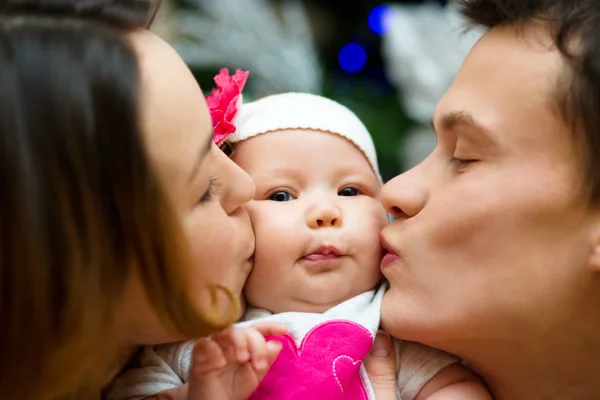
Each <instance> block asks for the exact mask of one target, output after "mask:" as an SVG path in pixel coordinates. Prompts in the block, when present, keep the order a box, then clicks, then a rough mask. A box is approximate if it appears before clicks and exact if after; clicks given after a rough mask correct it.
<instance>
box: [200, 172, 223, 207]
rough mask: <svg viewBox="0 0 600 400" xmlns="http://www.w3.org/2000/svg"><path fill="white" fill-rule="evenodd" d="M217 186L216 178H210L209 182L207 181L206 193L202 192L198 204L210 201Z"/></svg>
mask: <svg viewBox="0 0 600 400" xmlns="http://www.w3.org/2000/svg"><path fill="white" fill-rule="evenodd" d="M218 185H219V182H218V181H217V178H214V177H213V178H210V180H209V181H208V187H207V188H206V192H204V194H203V195H202V197H201V198H200V203H206V202H208V201H210V200H212V198H213V196H214V195H215V192H216V190H217V187H218Z"/></svg>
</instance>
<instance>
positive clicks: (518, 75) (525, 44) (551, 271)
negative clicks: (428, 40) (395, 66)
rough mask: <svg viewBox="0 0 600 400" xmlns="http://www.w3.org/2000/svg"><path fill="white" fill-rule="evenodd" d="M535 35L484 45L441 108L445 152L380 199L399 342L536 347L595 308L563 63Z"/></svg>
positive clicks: (386, 321) (588, 217) (500, 35)
mask: <svg viewBox="0 0 600 400" xmlns="http://www.w3.org/2000/svg"><path fill="white" fill-rule="evenodd" d="M535 33H538V34H539V32H537V31H533V32H528V33H527V36H528V39H530V40H523V39H522V38H521V37H520V36H519V33H518V32H517V31H516V30H511V29H496V30H492V31H490V32H489V33H487V34H486V35H485V36H484V37H483V38H482V40H481V41H480V42H479V43H478V44H477V45H476V46H475V47H474V49H473V50H472V52H471V53H470V55H469V56H468V58H467V59H466V61H465V63H464V64H463V66H462V68H461V70H460V72H459V74H458V76H457V77H456V80H455V82H454V83H453V85H452V86H451V87H450V89H449V90H448V92H447V93H446V95H445V96H444V97H443V98H442V99H441V101H440V102H439V104H438V106H437V109H436V111H435V115H434V125H435V130H436V132H437V136H438V145H437V147H436V149H435V150H434V151H433V153H432V154H431V155H430V156H429V157H428V158H427V159H426V160H425V161H423V162H422V163H421V164H420V165H418V166H417V167H415V168H414V169H412V170H410V171H408V172H406V173H404V174H402V175H400V176H398V177H396V178H395V179H393V180H392V181H390V182H389V183H387V184H386V185H385V187H384V188H383V190H382V193H381V198H382V201H383V203H384V205H385V207H386V209H387V210H388V211H389V212H390V213H392V214H394V215H395V216H396V217H397V220H396V221H395V222H393V223H392V224H391V225H389V226H388V227H386V228H384V230H383V232H382V242H383V243H384V247H387V248H388V249H389V250H391V251H393V252H395V253H397V255H398V257H394V256H393V255H392V256H386V259H384V262H383V263H382V269H383V273H384V275H385V276H386V277H387V278H388V279H389V281H390V284H391V289H390V290H389V292H388V293H387V294H386V297H385V299H384V304H383V311H382V312H383V325H384V327H385V328H386V329H387V330H388V331H390V332H391V333H392V334H394V335H397V336H399V337H400V338H403V339H408V340H411V339H412V340H419V341H422V342H425V343H426V344H431V345H438V346H439V347H441V348H445V349H448V348H452V346H454V347H455V348H456V344H457V343H460V342H461V341H471V342H473V341H474V340H478V339H487V340H497V341H498V342H500V341H506V340H511V339H515V338H518V337H520V336H523V337H534V336H539V335H545V334H548V333H549V332H550V331H552V330H553V329H554V328H555V327H556V326H565V324H566V323H568V321H574V320H575V318H577V317H578V316H579V315H580V313H581V312H583V310H588V311H589V309H590V307H592V306H596V305H597V304H598V303H597V302H595V303H593V304H592V302H591V301H590V299H594V300H595V301H597V300H598V298H597V297H598V295H597V294H596V293H597V288H596V285H597V284H596V280H597V278H596V272H594V267H595V265H592V264H595V261H594V258H595V256H594V254H595V253H594V252H595V251H597V236H598V218H597V215H594V213H593V212H592V211H589V209H588V208H586V206H585V202H584V198H583V196H582V195H581V193H582V191H581V184H582V179H581V176H582V175H583V172H582V163H581V162H580V161H579V158H578V157H579V152H578V149H577V146H576V145H575V140H574V139H573V138H574V137H575V136H574V135H573V134H572V132H571V131H570V130H569V128H568V127H567V126H566V125H565V124H564V122H562V119H561V115H560V113H559V112H558V103H556V104H554V102H553V101H552V99H554V98H555V97H556V96H557V95H556V91H557V90H558V89H557V88H558V78H559V74H560V73H561V72H562V68H563V62H562V59H561V57H560V55H559V54H558V52H557V51H556V50H554V49H552V50H549V48H550V47H549V46H548V45H547V44H548V43H547V40H546V41H544V40H540V38H541V36H540V35H537V36H536V37H533V35H534V34H535ZM539 337H541V336H539ZM451 343H452V344H451Z"/></svg>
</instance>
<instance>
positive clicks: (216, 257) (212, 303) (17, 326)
mask: <svg viewBox="0 0 600 400" xmlns="http://www.w3.org/2000/svg"><path fill="white" fill-rule="evenodd" d="M151 5H152V4H151V3H150V2H148V1H143V0H114V1H102V0H86V1H81V0H71V1H51V0H44V1H31V0H5V1H3V2H1V3H0V192H1V193H2V196H1V197H0V199H1V200H0V246H1V247H0V318H1V319H2V329H0V354H2V359H3V363H2V366H1V367H0V398H2V399H57V398H61V399H63V398H77V399H85V398H87V397H90V398H97V397H98V396H99V394H100V391H101V388H102V387H103V386H104V385H105V384H106V383H107V382H108V381H109V380H110V379H111V378H112V377H113V376H114V374H115V373H116V372H117V371H118V370H119V369H120V368H122V366H123V365H124V363H126V362H127V360H128V359H129V358H130V357H131V354H132V352H133V351H134V349H135V348H136V347H137V346H139V345H142V344H149V343H160V342H167V341H174V340H180V339H182V338H184V337H191V336H201V335H206V334H209V333H211V332H212V331H214V330H216V329H221V328H223V327H225V326H227V325H228V324H230V323H231V322H232V321H233V320H234V319H236V318H237V316H238V315H239V312H240V308H241V307H240V304H238V301H237V300H236V299H237V298H238V295H239V294H240V292H241V288H242V286H243V283H244V282H245V279H246V276H247V274H248V272H249V270H250V269H251V265H252V264H251V256H252V254H253V252H254V240H253V234H252V230H251V226H250V221H249V218H248V216H247V214H246V212H245V211H244V209H243V208H242V207H241V205H242V204H243V203H245V202H246V201H247V200H249V199H251V198H252V197H253V195H254V186H253V183H252V181H251V180H250V178H249V177H248V176H247V175H246V174H245V173H243V171H242V170H241V169H239V168H238V167H236V166H235V164H233V163H232V162H231V161H230V160H229V159H228V158H227V157H226V156H225V155H224V154H223V153H222V152H221V151H220V150H219V149H218V148H217V147H216V146H215V145H214V144H212V129H211V121H210V117H209V114H208V109H207V106H206V103H205V101H204V97H203V95H202V92H201V90H200V88H199V87H198V86H197V84H196V82H195V80H194V78H193V76H192V74H191V73H190V71H189V70H188V69H187V67H186V66H185V64H184V63H183V62H182V60H181V59H180V58H179V57H178V56H177V54H176V53H175V52H174V50H173V49H172V48H171V47H169V46H168V45H167V44H166V43H164V42H163V41H161V40H160V39H158V38H157V37H156V36H154V35H152V34H151V33H149V32H147V31H145V30H144V27H145V26H147V24H148V21H149V20H150V19H151V16H152V15H153V12H154V9H153V7H152V6H151ZM216 227H218V229H217V228H216ZM215 266H218V268H216V267H215ZM224 287H227V288H229V289H230V290H231V292H230V291H229V290H227V289H223V288H224Z"/></svg>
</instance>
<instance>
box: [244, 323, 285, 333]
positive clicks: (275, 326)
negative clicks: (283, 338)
mask: <svg viewBox="0 0 600 400" xmlns="http://www.w3.org/2000/svg"><path fill="white" fill-rule="evenodd" d="M251 326H252V328H254V329H256V330H257V331H259V332H260V333H261V335H263V336H264V337H267V336H279V335H285V334H286V333H287V332H288V330H287V328H286V327H285V326H284V325H281V324H280V323H278V322H274V321H265V322H259V323H256V324H253V325H251Z"/></svg>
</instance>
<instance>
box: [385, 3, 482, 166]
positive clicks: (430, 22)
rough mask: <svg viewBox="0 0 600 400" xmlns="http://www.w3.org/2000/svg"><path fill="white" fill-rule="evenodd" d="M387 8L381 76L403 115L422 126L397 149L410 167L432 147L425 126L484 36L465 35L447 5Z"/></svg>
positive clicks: (477, 32)
mask: <svg viewBox="0 0 600 400" xmlns="http://www.w3.org/2000/svg"><path fill="white" fill-rule="evenodd" d="M388 7H389V9H388V11H387V12H386V14H385V16H384V22H383V23H384V27H385V32H386V33H385V34H384V36H383V38H382V52H383V58H384V62H385V65H386V72H387V75H388V77H389V79H390V81H391V82H392V83H393V84H394V85H395V86H397V87H398V88H399V94H400V98H399V101H400V102H401V103H402V104H403V105H404V107H405V109H406V111H407V112H408V114H409V115H410V116H411V117H412V118H413V119H415V120H417V121H419V122H420V123H422V124H423V126H422V127H419V128H418V129H416V130H415V131H414V132H412V133H411V134H410V135H409V137H408V138H407V140H406V142H405V143H404V146H403V149H402V153H403V160H404V162H405V165H406V166H407V167H412V166H414V165H415V164H417V163H418V162H420V161H421V160H422V159H423V158H425V157H426V156H427V155H428V154H429V153H430V152H431V150H432V149H433V148H434V147H435V144H436V137H435V134H433V132H432V131H431V130H430V129H429V128H425V126H427V125H428V124H429V120H430V118H431V117H432V115H433V111H434V109H435V106H436V104H437V102H438V100H439V99H440V98H441V97H442V96H443V95H444V93H445V92H446V90H447V89H448V87H449V86H450V84H451V83H452V81H453V79H454V77H455V76H456V73H457V72H458V69H459V68H460V65H461V64H462V62H463V60H464V58H465V56H466V55H467V53H468V52H469V51H470V49H471V47H472V46H473V45H474V44H475V42H476V41H477V40H478V39H479V38H480V37H481V35H482V33H483V30H482V29H472V30H469V31H465V28H466V27H467V22H466V20H465V19H464V18H463V17H462V16H461V15H460V14H459V13H458V12H457V10H456V9H455V7H453V6H452V4H449V5H448V6H446V7H441V6H440V5H439V3H424V4H421V5H389V6H388ZM413 135H419V136H418V137H412V136H413Z"/></svg>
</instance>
